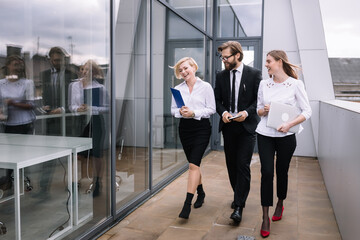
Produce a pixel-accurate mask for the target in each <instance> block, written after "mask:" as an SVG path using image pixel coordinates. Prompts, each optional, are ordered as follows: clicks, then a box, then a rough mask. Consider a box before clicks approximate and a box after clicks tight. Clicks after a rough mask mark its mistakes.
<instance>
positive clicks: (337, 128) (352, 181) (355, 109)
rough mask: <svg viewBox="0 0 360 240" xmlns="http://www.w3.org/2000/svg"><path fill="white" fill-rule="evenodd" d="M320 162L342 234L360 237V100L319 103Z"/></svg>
mask: <svg viewBox="0 0 360 240" xmlns="http://www.w3.org/2000/svg"><path fill="white" fill-rule="evenodd" d="M320 122H321V124H320V127H319V155H318V158H319V163H320V166H321V171H322V174H323V177H324V181H325V184H326V189H327V191H328V193H329V197H330V200H331V203H332V206H333V209H334V212H335V216H336V221H337V223H338V226H339V229H340V233H341V237H342V239H344V240H347V239H349V240H352V239H359V230H358V220H359V216H360V208H359V202H360V175H359V170H360V161H359V159H360V158H359V156H360V147H359V142H360V125H359V123H360V104H359V103H353V102H345V101H340V100H332V101H327V102H321V104H320Z"/></svg>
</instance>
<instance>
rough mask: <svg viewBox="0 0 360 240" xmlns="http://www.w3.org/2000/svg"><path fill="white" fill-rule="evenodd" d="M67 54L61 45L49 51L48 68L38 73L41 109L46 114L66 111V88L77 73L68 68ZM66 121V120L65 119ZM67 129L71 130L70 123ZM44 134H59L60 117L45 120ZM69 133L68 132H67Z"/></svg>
mask: <svg viewBox="0 0 360 240" xmlns="http://www.w3.org/2000/svg"><path fill="white" fill-rule="evenodd" d="M68 58H69V57H68V54H67V53H66V51H65V50H64V49H63V48H61V47H52V48H51V49H50V51H49V62H50V65H51V68H50V69H47V70H45V71H43V72H41V73H40V80H41V84H42V101H43V106H42V109H43V110H44V111H46V112H47V113H48V114H61V113H65V111H67V106H68V88H69V85H70V83H71V82H72V80H74V79H77V78H78V77H77V75H76V74H75V73H74V72H73V71H71V70H70V69H69V64H68V60H67V59H68ZM67 123H68V121H67ZM66 125H68V127H67V131H70V130H71V124H66ZM46 135H55V136H61V135H62V132H61V118H60V117H56V116H54V117H53V118H48V119H47V120H46ZM67 135H69V134H67Z"/></svg>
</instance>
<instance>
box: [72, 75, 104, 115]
mask: <svg viewBox="0 0 360 240" xmlns="http://www.w3.org/2000/svg"><path fill="white" fill-rule="evenodd" d="M91 88H100V90H101V92H102V94H101V97H102V100H101V102H102V105H101V106H91V113H92V114H93V115H98V114H100V113H104V112H108V111H109V96H108V94H107V91H106V89H105V86H104V85H102V84H100V83H99V82H97V81H96V80H92V83H91V85H88V86H86V87H85V88H84V87H83V83H82V80H78V81H76V82H73V83H71V84H70V85H69V110H70V111H71V112H73V113H77V109H78V108H79V107H80V106H81V105H82V104H84V89H91Z"/></svg>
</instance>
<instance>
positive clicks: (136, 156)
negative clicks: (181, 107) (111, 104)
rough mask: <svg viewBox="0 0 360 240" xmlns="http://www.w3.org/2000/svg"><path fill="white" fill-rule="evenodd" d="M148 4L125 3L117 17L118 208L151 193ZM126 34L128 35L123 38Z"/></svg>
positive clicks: (126, 0)
mask: <svg viewBox="0 0 360 240" xmlns="http://www.w3.org/2000/svg"><path fill="white" fill-rule="evenodd" d="M146 10H147V1H141V0H137V1H133V0H125V1H122V2H121V5H120V7H119V9H118V12H117V14H116V29H115V51H116V52H115V54H116V66H117V67H116V71H115V74H116V76H115V81H116V83H115V85H116V89H115V97H116V99H115V101H116V102H115V108H116V124H117V128H116V156H117V159H116V179H115V180H116V185H117V186H116V193H115V194H116V207H117V209H119V208H120V207H122V206H124V204H126V203H128V202H129V201H130V200H132V199H134V198H135V197H136V196H137V195H139V194H140V193H142V192H143V191H145V190H146V189H148V185H149V183H148V178H149V174H148V172H149V169H148V165H149V164H148V162H149V161H148V160H149V157H148V156H149V153H148V152H149V149H148V146H149V143H148V139H149V131H148V122H149V119H148V116H149V94H148V89H149V84H148V81H147V75H146V69H147V67H146V66H147V65H146V64H147V62H146V58H147V52H146V51H147V48H146V44H147V41H148V38H147V35H146V27H147V19H146V17H147V11H146ZM124 33H126V34H124Z"/></svg>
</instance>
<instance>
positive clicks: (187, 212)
mask: <svg viewBox="0 0 360 240" xmlns="http://www.w3.org/2000/svg"><path fill="white" fill-rule="evenodd" d="M190 211H191V204H188V203H186V202H184V206H183V208H182V210H181V212H180V214H179V217H180V218H185V219H188V218H189V215H190Z"/></svg>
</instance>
